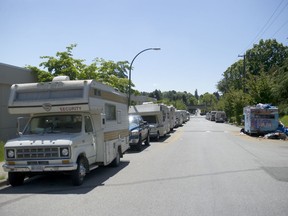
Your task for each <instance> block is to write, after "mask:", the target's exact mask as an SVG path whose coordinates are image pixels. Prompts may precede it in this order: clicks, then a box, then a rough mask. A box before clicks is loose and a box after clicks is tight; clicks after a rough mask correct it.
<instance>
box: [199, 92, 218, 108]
mask: <svg viewBox="0 0 288 216" xmlns="http://www.w3.org/2000/svg"><path fill="white" fill-rule="evenodd" d="M200 104H205V106H206V107H210V111H211V110H214V109H216V104H217V98H216V97H215V95H213V94H210V93H208V92H206V93H205V94H203V95H201V96H200Z"/></svg>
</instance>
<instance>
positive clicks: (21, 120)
mask: <svg viewBox="0 0 288 216" xmlns="http://www.w3.org/2000/svg"><path fill="white" fill-rule="evenodd" d="M23 120H24V117H18V118H17V135H18V136H21V135H22V130H21V128H22V127H21V122H23Z"/></svg>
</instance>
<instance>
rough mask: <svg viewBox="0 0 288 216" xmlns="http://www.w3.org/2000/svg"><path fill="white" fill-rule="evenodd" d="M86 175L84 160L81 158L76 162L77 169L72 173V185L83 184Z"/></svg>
mask: <svg viewBox="0 0 288 216" xmlns="http://www.w3.org/2000/svg"><path fill="white" fill-rule="evenodd" d="M85 175H86V168H85V159H84V158H83V157H80V158H78V160H77V169H76V170H75V171H73V173H72V184H73V185H75V186H79V185H81V184H82V183H83V181H84V177H85Z"/></svg>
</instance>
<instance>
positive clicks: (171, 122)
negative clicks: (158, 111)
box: [168, 105, 176, 131]
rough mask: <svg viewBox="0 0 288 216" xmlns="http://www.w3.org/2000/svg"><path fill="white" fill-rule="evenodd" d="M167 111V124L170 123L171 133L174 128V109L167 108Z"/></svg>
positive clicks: (171, 107)
mask: <svg viewBox="0 0 288 216" xmlns="http://www.w3.org/2000/svg"><path fill="white" fill-rule="evenodd" d="M168 109H169V115H168V119H169V123H170V131H172V130H173V129H174V128H175V127H176V114H175V112H176V108H175V107H174V106H172V105H171V106H168Z"/></svg>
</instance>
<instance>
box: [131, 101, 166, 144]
mask: <svg viewBox="0 0 288 216" xmlns="http://www.w3.org/2000/svg"><path fill="white" fill-rule="evenodd" d="M129 113H131V114H132V113H137V114H139V115H141V116H142V118H143V119H144V121H147V122H148V123H149V126H150V137H151V138H156V139H157V140H158V139H159V138H160V137H163V136H165V135H166V134H167V133H169V131H170V123H169V119H168V113H169V109H168V107H167V106H166V105H164V104H153V103H144V104H142V105H136V106H130V108H129Z"/></svg>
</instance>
